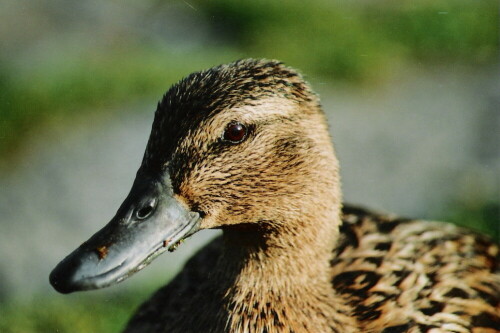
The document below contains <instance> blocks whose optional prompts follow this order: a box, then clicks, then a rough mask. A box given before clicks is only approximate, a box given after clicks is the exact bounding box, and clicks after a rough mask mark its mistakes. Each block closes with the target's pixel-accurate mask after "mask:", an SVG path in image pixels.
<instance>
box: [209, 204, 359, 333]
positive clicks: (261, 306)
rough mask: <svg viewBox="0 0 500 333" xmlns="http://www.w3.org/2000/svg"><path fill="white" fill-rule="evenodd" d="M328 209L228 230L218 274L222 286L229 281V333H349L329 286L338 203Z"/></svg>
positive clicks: (346, 319) (341, 307)
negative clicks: (284, 331)
mask: <svg viewBox="0 0 500 333" xmlns="http://www.w3.org/2000/svg"><path fill="white" fill-rule="evenodd" d="M323 208H324V209H323V210H322V209H319V210H318V211H316V212H315V213H311V214H301V215H302V217H303V219H300V220H299V219H297V220H287V221H282V222H283V223H268V222H266V223H260V224H258V227H255V226H254V225H239V226H235V227H233V228H229V229H227V230H225V231H224V247H225V248H224V251H223V255H222V257H221V259H220V262H219V265H220V270H219V271H220V272H224V274H225V276H224V277H223V279H218V281H229V283H228V284H227V285H226V287H225V291H224V297H225V304H226V305H225V306H226V309H227V312H228V316H229V318H230V322H229V325H230V326H231V327H230V329H229V331H240V329H241V331H245V328H248V329H249V331H250V332H251V331H253V329H255V327H256V326H255V325H257V328H261V330H258V329H257V331H268V332H273V331H282V329H281V330H280V325H281V328H283V327H289V328H290V330H291V331H294V332H336V331H342V332H349V331H350V330H349V327H350V326H353V325H352V323H351V321H352V319H351V318H349V317H348V316H347V315H345V313H347V309H346V308H345V305H344V304H343V302H342V301H341V300H340V298H338V297H337V296H336V294H335V291H334V289H333V288H332V285H331V282H330V279H331V276H330V271H331V269H330V260H331V259H332V250H333V248H334V246H335V243H336V239H337V237H338V227H339V223H340V221H339V220H340V214H339V204H338V203H337V204H335V205H333V208H332V207H330V208H328V209H326V207H323ZM280 225H283V226H285V225H286V228H285V227H283V228H280V227H279V226H280ZM227 274H229V275H230V276H227ZM242 328H243V329H242ZM273 329H274V330H273Z"/></svg>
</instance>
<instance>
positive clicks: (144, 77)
mask: <svg viewBox="0 0 500 333" xmlns="http://www.w3.org/2000/svg"><path fill="white" fill-rule="evenodd" d="M191 3H192V6H193V7H195V8H196V10H197V11H198V12H199V13H201V14H200V15H204V16H206V18H207V21H208V22H209V24H211V26H212V30H213V33H214V35H216V36H217V38H219V39H222V40H223V44H222V45H223V46H220V45H219V47H216V46H213V47H211V48H209V49H207V48H206V47H201V46H200V47H199V48H196V49H194V50H191V51H186V52H184V53H183V54H173V53H172V52H171V51H168V49H167V48H166V46H165V45H153V46H152V45H143V44H144V43H139V42H134V41H131V45H127V46H126V47H125V46H124V47H123V48H121V49H120V48H118V49H117V48H116V47H110V48H104V49H100V50H99V51H98V50H88V51H87V52H86V53H85V52H83V53H82V54H79V55H78V56H74V55H73V56H65V53H64V51H65V46H64V45H56V46H54V47H55V48H60V49H61V50H54V52H53V54H56V55H59V57H55V58H50V59H35V61H34V63H36V65H31V66H26V64H22V65H18V64H17V65H16V63H15V61H12V59H6V58H3V59H2V58H0V60H3V61H0V101H1V103H0V114H1V120H0V154H2V156H4V157H6V156H10V155H12V154H13V153H14V152H16V151H18V148H19V144H20V143H22V141H23V139H24V138H25V137H26V136H27V134H29V132H30V131H31V130H33V129H36V128H38V127H40V126H42V125H43V123H44V121H46V120H47V119H50V118H54V117H62V118H63V119H69V117H71V116H72V115H74V114H75V112H78V113H82V112H92V110H95V109H98V108H99V107H102V109H110V108H109V106H113V105H120V104H123V103H128V102H131V101H133V100H134V99H136V98H140V97H144V96H161V94H162V93H163V92H164V91H165V90H166V89H167V88H168V86H169V85H170V84H171V83H173V82H174V81H176V80H178V79H179V78H180V77H182V76H184V75H185V74H186V73H189V72H191V71H194V70H198V69H201V68H205V67H209V66H211V65H214V64H219V63H223V62H227V61H230V60H234V59H237V58H241V57H250V56H253V57H266V58H276V59H280V60H283V61H285V62H287V63H288V64H290V65H292V66H295V67H297V68H301V69H302V71H303V72H305V73H309V74H311V75H313V74H314V75H315V76H318V77H321V78H324V79H325V80H326V81H329V80H330V81H331V80H336V81H339V80H344V81H346V82H353V83H356V82H365V81H373V80H380V79H381V78H383V77H387V76H390V73H392V72H394V71H397V69H398V67H402V66H406V65H408V64H412V63H413V64H415V63H418V64H421V63H431V64H432V63H437V64H447V65H450V64H457V63H458V64H462V65H472V66H477V65H485V64H491V63H493V62H495V61H497V55H498V49H499V44H498V41H499V33H498V29H497V27H498V25H499V18H498V2H497V1H493V0H486V1H480V2H477V1H463V0H439V1H419V2H414V1H397V2H388V1H377V2H369V1H368V2H365V1H356V2H352V1H330V0H314V1H309V2H307V4H306V3H305V2H303V1H300V0H290V1H287V2H286V6H284V5H283V3H281V2H269V1H265V0H244V1H231V0H214V1H201V0H197V1H193V2H191ZM59 51H60V52H59ZM106 107H107V108H106Z"/></svg>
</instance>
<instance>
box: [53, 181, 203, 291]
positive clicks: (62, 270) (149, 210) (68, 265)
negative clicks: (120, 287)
mask: <svg viewBox="0 0 500 333" xmlns="http://www.w3.org/2000/svg"><path fill="white" fill-rule="evenodd" d="M165 179H166V181H165ZM199 221H200V216H199V214H198V213H195V212H192V211H190V210H188V209H187V208H186V207H185V206H184V205H182V204H181V203H180V202H179V201H178V200H177V199H175V198H174V196H173V191H172V184H171V182H170V176H169V175H166V177H161V178H160V177H158V178H154V177H149V176H144V175H140V174H138V175H137V177H136V180H135V182H134V185H133V186H132V190H131V191H130V194H129V195H128V196H127V198H126V199H125V201H124V202H123V204H122V205H121V207H120V208H119V209H118V212H117V213H116V215H115V217H114V218H113V219H112V220H111V222H109V223H108V224H107V225H106V226H105V227H104V228H103V229H101V230H100V231H98V232H97V233H96V234H95V235H93V236H92V237H91V238H90V239H89V240H88V241H86V242H85V243H83V244H82V245H81V246H80V247H79V248H77V249H76V250H75V251H73V252H72V253H71V254H70V255H69V256H67V257H66V258H64V260H62V261H61V262H60V263H59V264H58V265H57V266H56V268H54V270H53V271H52V273H51V274H50V278H49V279H50V283H51V284H52V286H53V287H54V288H55V289H56V290H57V291H58V292H60V293H71V292H74V291H80V290H89V289H98V288H103V287H107V286H109V285H112V284H115V283H118V282H121V281H123V280H125V279H126V278H127V277H129V276H131V275H132V274H134V273H135V272H137V271H139V270H141V269H142V268H144V267H145V266H146V265H148V264H149V263H150V262H151V261H152V260H153V259H154V258H156V257H157V256H158V255H160V254H161V253H163V252H164V251H165V250H169V249H172V248H174V247H175V246H176V245H177V244H178V243H179V242H180V241H181V240H183V239H184V238H186V237H188V236H190V235H192V234H193V233H195V232H196V231H197V230H198V229H199Z"/></svg>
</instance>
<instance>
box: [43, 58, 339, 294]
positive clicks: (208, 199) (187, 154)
mask: <svg viewBox="0 0 500 333" xmlns="http://www.w3.org/2000/svg"><path fill="white" fill-rule="evenodd" d="M338 178H339V177H338V167H337V161H336V159H335V155H334V153H333V148H332V145H331V143H330V137H329V135H328V130H327V125H326V122H325V119H324V115H323V113H322V111H321V108H320V106H319V101H318V99H317V97H316V95H315V94H314V93H313V92H312V91H311V90H310V88H309V86H308V85H307V84H306V83H305V82H304V81H303V79H302V78H301V77H300V75H299V74H297V73H296V72H295V71H294V70H292V69H290V68H288V67H286V66H284V65H283V64H282V63H280V62H277V61H267V60H253V59H248V60H240V61H237V62H234V63H231V64H228V65H221V66H218V67H214V68H211V69H209V70H206V71H201V72H197V73H194V74H191V75H189V76H188V77H186V78H184V79H183V80H181V81H180V82H178V83H177V84H175V85H174V86H172V87H171V88H170V90H169V91H168V92H167V93H166V94H165V95H164V97H163V99H162V100H161V102H160V103H159V104H158V107H157V110H156V113H155V119H154V122H153V126H152V131H151V135H150V138H149V141H148V144H147V147H146V151H145V154H144V158H143V161H142V164H141V167H140V168H139V170H138V172H137V176H136V179H135V181H134V184H133V186H132V189H131V191H130V194H129V195H128V196H127V198H126V199H125V201H124V202H123V204H122V205H121V207H120V208H119V209H118V212H117V213H116V216H115V217H114V218H113V219H112V220H111V222H109V223H108V224H107V225H106V226H105V227H104V228H103V229H102V230H100V231H98V232H97V233H96V234H95V235H94V236H92V237H91V238H90V239H89V240H88V241H86V242H85V243H83V244H82V245H81V246H80V247H79V248H77V249H76V250H75V251H74V252H73V253H71V254H70V255H69V256H67V257H66V258H65V259H64V260H62V261H61V262H60V263H59V264H58V265H57V267H56V268H55V269H54V270H53V271H52V273H51V275H50V282H51V284H52V286H53V287H54V288H55V289H56V290H57V291H59V292H62V293H69V292H73V291H79V290H88V289H96V288H102V287H105V286H108V285H111V284H114V283H117V282H120V281H122V280H124V279H125V278H127V277H128V276H130V275H132V274H133V273H134V272H136V271H138V270H140V269H142V268H143V267H145V266H146V265H147V264H148V263H149V262H151V261H152V260H153V259H154V258H155V257H156V256H158V255H159V254H161V253H162V252H164V251H165V250H168V249H172V248H173V247H175V246H176V245H177V244H178V243H179V242H180V241H181V240H183V239H184V238H186V237H188V236H190V235H192V234H193V233H195V232H197V231H198V230H200V229H211V228H221V229H223V230H232V229H235V228H236V229H238V228H239V227H241V228H242V230H252V229H256V228H257V229H259V230H267V231H266V232H269V233H276V232H278V233H279V232H281V231H282V230H291V232H292V233H295V232H296V230H297V229H298V228H301V227H302V226H301V225H300V224H297V223H295V224H293V223H292V222H291V221H298V220H300V217H303V216H305V215H307V214H309V215H311V216H312V215H314V213H313V212H314V211H321V212H323V213H322V214H326V215H335V214H337V215H338V210H339V207H340V193H339V184H338V182H339V180H338ZM294 230H295V231H294ZM266 232H264V233H266Z"/></svg>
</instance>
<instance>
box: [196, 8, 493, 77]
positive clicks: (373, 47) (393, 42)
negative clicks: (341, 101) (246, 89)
mask: <svg viewBox="0 0 500 333" xmlns="http://www.w3.org/2000/svg"><path fill="white" fill-rule="evenodd" d="M286 4H287V6H286V7H284V6H283V3H282V2H269V1H265V0H243V1H231V0H217V1H201V0H200V1H197V6H198V7H200V8H202V9H203V12H204V13H206V14H207V17H210V18H211V20H212V21H213V22H214V25H215V26H216V27H218V29H219V30H220V31H221V33H222V34H225V36H226V38H227V39H228V40H229V41H231V43H232V44H234V45H236V47H237V48H238V49H240V50H244V52H245V53H246V54H250V55H252V56H258V57H261V56H266V57H272V58H277V59H281V60H285V61H286V62H287V63H290V64H292V65H294V66H296V67H298V68H301V69H302V70H303V71H304V72H306V73H316V74H319V75H322V76H324V77H325V78H326V79H328V78H330V79H331V78H335V80H339V79H343V80H349V81H355V82H356V81H362V80H366V79H377V78H378V77H380V76H384V75H386V74H385V73H387V72H390V71H391V68H392V67H394V66H395V65H397V64H398V63H403V64H407V63H408V62H419V63H420V62H424V63H431V64H432V63H435V64H441V63H446V64H450V63H452V64H453V63H462V64H470V65H481V64H488V63H490V64H491V63H494V62H496V61H497V56H498V39H499V38H498V37H499V34H498V29H496V27H498V23H499V18H498V2H496V1H482V2H474V1H460V0H458V1H457V0H438V1H418V2H415V1H395V2H389V1H354V2H353V1H331V0H315V1H308V2H304V1H300V0H291V1H287V2H286Z"/></svg>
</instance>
